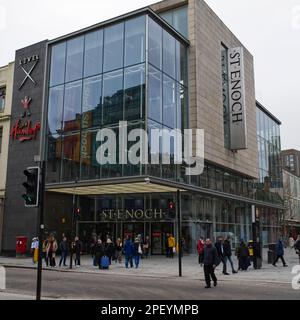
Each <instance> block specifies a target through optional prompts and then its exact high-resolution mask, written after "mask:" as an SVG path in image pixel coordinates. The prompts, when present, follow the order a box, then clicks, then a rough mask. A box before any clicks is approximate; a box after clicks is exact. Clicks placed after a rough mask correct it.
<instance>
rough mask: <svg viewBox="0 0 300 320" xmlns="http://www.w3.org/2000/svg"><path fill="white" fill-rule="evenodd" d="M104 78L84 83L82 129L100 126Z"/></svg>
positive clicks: (98, 77) (86, 80)
mask: <svg viewBox="0 0 300 320" xmlns="http://www.w3.org/2000/svg"><path fill="white" fill-rule="evenodd" d="M101 92H102V76H96V77H92V78H87V79H85V80H84V81H83V93H82V121H81V125H82V129H86V128H90V127H95V126H100V124H101V99H102V95H101Z"/></svg>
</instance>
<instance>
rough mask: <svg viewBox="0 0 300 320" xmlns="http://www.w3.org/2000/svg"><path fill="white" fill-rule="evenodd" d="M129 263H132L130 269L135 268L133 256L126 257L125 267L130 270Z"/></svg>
mask: <svg viewBox="0 0 300 320" xmlns="http://www.w3.org/2000/svg"><path fill="white" fill-rule="evenodd" d="M128 263H130V268H132V267H133V261H132V256H125V267H126V268H128Z"/></svg>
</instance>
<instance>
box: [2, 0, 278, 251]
mask: <svg viewBox="0 0 300 320" xmlns="http://www.w3.org/2000/svg"><path fill="white" fill-rule="evenodd" d="M120 121H123V122H124V121H126V124H127V125H126V127H125V129H124V127H121V126H120ZM279 127H280V121H279V120H278V119H276V118H275V117H274V116H273V115H272V114H271V113H270V112H269V111H268V110H267V109H266V108H264V107H263V106H262V105H261V104H260V103H258V102H256V99H255V89H254V70H253V57H252V55H251V53H250V52H249V51H248V50H247V49H246V48H245V47H244V46H243V45H242V43H241V42H240V41H239V40H238V39H237V38H236V37H235V36H234V34H233V33H232V32H231V31H230V30H229V29H228V28H227V27H226V26H225V25H224V23H223V22H222V21H221V20H220V19H219V18H218V17H217V15H216V14H215V13H214V12H213V11H212V10H211V9H210V8H209V7H208V6H207V4H206V3H205V2H204V1H203V0H189V1H179V0H165V1H162V2H159V3H156V4H154V5H152V6H150V7H147V8H143V9H140V10H137V11H134V12H131V13H128V14H125V15H122V16H119V17H117V18H114V19H111V20H108V21H104V22H102V23H99V24H97V25H94V26H91V27H88V28H86V29H83V30H79V31H77V32H74V33H72V34H69V35H66V36H62V37H60V38H57V39H54V40H51V41H48V40H47V41H42V42H40V43H37V44H34V45H31V46H29V47H26V48H24V49H20V50H18V51H17V52H16V60H15V71H14V93H13V105H12V120H11V137H10V142H9V158H8V159H9V160H8V171H7V172H8V173H7V188H6V200H5V201H6V202H5V211H4V228H3V247H2V250H3V251H4V252H6V251H12V250H14V247H15V238H16V236H18V235H26V236H28V237H29V238H31V237H33V236H34V235H35V234H36V230H37V209H30V208H24V204H23V201H22V197H21V194H22V193H23V189H22V188H23V187H22V182H23V176H22V171H23V170H24V169H25V168H26V167H28V166H32V165H34V164H35V163H34V156H35V155H38V154H40V140H41V141H42V142H45V146H46V147H45V148H41V150H44V149H45V155H46V165H47V169H46V197H45V198H46V205H45V208H46V209H45V228H46V231H47V232H55V233H56V235H57V237H58V238H60V237H61V235H62V233H66V234H67V235H70V234H71V233H72V229H74V230H75V229H76V233H77V234H78V235H79V236H80V237H81V239H82V240H83V241H84V242H85V243H87V248H88V243H89V240H90V238H91V235H92V234H94V233H97V234H98V235H101V236H102V237H106V236H107V234H109V235H111V236H112V237H113V238H114V239H115V238H117V237H120V238H124V237H125V236H126V235H131V236H136V235H138V234H141V235H142V236H143V237H145V236H149V237H150V239H151V252H152V254H164V250H165V248H164V243H165V237H166V234H167V233H173V234H175V237H176V239H178V228H177V227H178V225H177V214H176V212H175V211H177V213H178V212H179V211H180V212H181V234H182V237H183V238H184V239H185V243H186V251H187V252H188V253H193V252H195V246H196V240H197V239H198V238H199V237H200V236H203V237H211V238H216V237H217V236H219V235H222V236H227V235H229V236H231V238H232V241H233V244H234V245H236V244H237V243H238V242H239V241H240V239H244V240H246V241H248V240H250V239H252V223H253V222H254V221H255V222H256V224H257V226H259V230H260V237H259V238H260V240H261V241H263V244H267V243H269V242H273V241H275V239H276V238H277V237H278V236H279V234H280V232H281V229H280V225H281V221H280V219H281V217H282V209H283V202H282V196H281V192H282V172H281V167H280V130H279ZM103 129H107V131H105V130H104V131H103ZM108 129H110V130H108ZM133 129H144V130H145V131H146V132H148V133H149V136H151V135H150V132H151V130H152V129H165V132H168V131H170V130H174V129H177V130H178V129H180V130H183V129H193V130H196V129H203V130H204V146H203V147H204V148H199V149H201V150H204V166H203V172H202V173H201V174H197V175H189V174H187V172H188V171H189V170H186V166H187V164H186V163H184V162H183V163H181V164H179V163H177V162H176V148H175V143H174V140H172V139H171V142H170V145H169V149H168V150H167V151H166V152H165V150H164V149H163V146H162V145H164V142H163V141H162V140H163V138H162V137H161V138H160V143H159V147H158V148H157V149H156V151H155V152H153V150H152V149H151V148H150V142H151V139H148V141H147V140H143V139H142V138H140V141H146V142H147V145H149V148H144V149H147V151H149V154H151V155H153V154H155V155H156V156H157V157H156V158H157V159H159V161H157V162H155V161H153V162H151V161H148V162H147V161H144V160H145V158H144V156H143V152H141V150H142V149H140V150H136V149H135V145H136V142H137V141H138V140H135V139H128V141H127V142H126V144H127V146H126V148H125V150H126V151H128V150H129V152H126V153H125V154H126V155H125V157H124V155H121V154H119V153H118V152H117V151H114V150H119V147H120V144H122V143H124V141H123V140H122V139H123V138H122V139H120V137H121V136H122V137H124V135H121V131H122V134H124V130H125V133H126V134H125V136H127V135H128V137H130V132H132V130H133ZM101 132H102V133H103V132H113V133H115V137H116V139H115V140H112V141H109V143H107V139H108V138H107V137H106V138H105V139H104V138H103V136H102V135H101ZM40 138H41V139H40ZM102 138H103V139H102ZM194 138H195V134H194ZM172 141H173V142H172ZM195 141H196V139H194V140H193V144H192V150H193V155H194V156H195V153H196V150H197V148H198V147H199V145H198V143H200V142H199V141H198V142H197V143H196V142H195ZM105 143H106V145H107V148H106V150H105V152H104V153H103V157H106V158H110V159H116V161H117V163H115V164H112V163H102V162H101V156H99V154H100V153H101V150H103V149H102V148H103V145H105ZM42 145H44V143H42ZM114 147H116V148H115V149H114ZM182 148H183V147H182ZM177 151H178V150H177ZM134 152H135V153H136V155H138V156H139V158H140V161H139V162H138V163H134V162H132V161H129V160H130V154H131V153H134ZM166 154H167V156H168V157H169V160H170V161H169V163H163V159H164V157H165V156H166ZM149 158H150V155H149ZM151 159H152V158H151ZM167 162H168V161H167ZM177 191H179V193H180V210H178V206H177V200H178V199H176V195H177ZM174 207H175V209H176V210H175V211H174Z"/></svg>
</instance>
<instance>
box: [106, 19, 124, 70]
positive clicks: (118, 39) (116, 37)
mask: <svg viewBox="0 0 300 320" xmlns="http://www.w3.org/2000/svg"><path fill="white" fill-rule="evenodd" d="M123 33H124V24H123V23H119V24H116V25H113V26H111V27H108V28H106V29H105V31H104V41H105V43H104V72H106V71H110V70H114V69H118V68H121V67H123Z"/></svg>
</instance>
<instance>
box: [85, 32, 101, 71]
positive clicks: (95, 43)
mask: <svg viewBox="0 0 300 320" xmlns="http://www.w3.org/2000/svg"><path fill="white" fill-rule="evenodd" d="M102 49H103V30H98V31H95V32H91V33H88V34H87V35H86V36H85V55H84V76H85V77H89V76H93V75H96V74H99V73H101V72H102V56H103V50H102Z"/></svg>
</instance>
